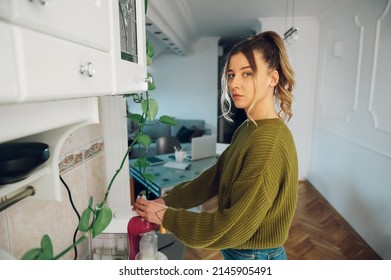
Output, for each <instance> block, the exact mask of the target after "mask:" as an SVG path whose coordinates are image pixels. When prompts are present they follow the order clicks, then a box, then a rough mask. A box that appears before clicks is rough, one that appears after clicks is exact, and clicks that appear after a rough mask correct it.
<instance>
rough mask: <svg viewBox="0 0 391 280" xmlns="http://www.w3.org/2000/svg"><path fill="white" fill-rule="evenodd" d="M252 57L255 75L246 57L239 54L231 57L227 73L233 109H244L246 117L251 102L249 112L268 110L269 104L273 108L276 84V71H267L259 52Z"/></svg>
mask: <svg viewBox="0 0 391 280" xmlns="http://www.w3.org/2000/svg"><path fill="white" fill-rule="evenodd" d="M254 57H255V61H256V64H257V73H256V74H255V73H254V70H253V69H252V68H251V67H250V64H249V62H248V60H247V58H246V56H245V55H244V54H243V53H241V52H240V53H237V54H234V55H233V56H231V58H230V61H229V65H228V71H227V79H228V86H229V91H230V94H231V97H232V100H233V102H234V104H235V107H236V108H239V109H244V110H245V111H246V113H247V115H249V113H250V112H249V108H250V106H251V104H252V103H253V102H254V107H253V108H252V109H251V112H262V111H264V112H265V110H270V109H271V108H269V106H270V104H269V103H271V106H273V108H274V101H273V90H274V86H275V85H276V84H277V83H276V82H275V78H276V77H275V73H277V71H270V70H269V69H268V67H267V64H266V63H265V61H264V59H263V57H262V55H261V53H260V52H254ZM273 72H275V73H274V74H273ZM255 76H256V78H255ZM277 82H278V74H277ZM256 89H257V90H256ZM256 92H257V94H255V93H256Z"/></svg>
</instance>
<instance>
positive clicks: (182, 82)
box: [150, 37, 219, 134]
mask: <svg viewBox="0 0 391 280" xmlns="http://www.w3.org/2000/svg"><path fill="white" fill-rule="evenodd" d="M218 40H219V38H209V37H208V38H201V39H199V40H198V41H197V42H195V43H194V46H193V53H192V55H189V56H178V55H177V54H173V53H171V52H170V53H168V52H167V53H162V54H160V55H159V56H158V57H157V58H156V59H155V60H153V63H152V65H151V66H150V72H151V73H152V74H153V76H154V79H155V83H156V89H155V90H154V91H151V93H152V94H153V98H155V99H156V100H157V101H158V103H159V115H170V116H175V117H177V118H184V119H204V120H205V123H206V126H207V127H208V128H210V129H212V133H214V134H216V133H217V106H218V105H217V100H218V89H217V84H218V80H217V79H218V77H217V75H218V68H217V67H218V65H217V59H218Z"/></svg>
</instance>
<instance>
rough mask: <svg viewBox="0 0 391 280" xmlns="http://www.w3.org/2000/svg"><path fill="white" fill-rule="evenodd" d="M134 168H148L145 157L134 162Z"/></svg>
mask: <svg viewBox="0 0 391 280" xmlns="http://www.w3.org/2000/svg"><path fill="white" fill-rule="evenodd" d="M134 166H135V167H137V168H145V167H148V166H149V162H148V161H147V159H146V158H145V157H141V158H138V159H137V160H136V161H135V163H134Z"/></svg>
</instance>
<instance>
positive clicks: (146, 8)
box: [144, 0, 149, 14]
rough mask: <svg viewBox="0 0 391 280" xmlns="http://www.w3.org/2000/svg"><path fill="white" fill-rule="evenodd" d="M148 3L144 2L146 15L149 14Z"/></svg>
mask: <svg viewBox="0 0 391 280" xmlns="http://www.w3.org/2000/svg"><path fill="white" fill-rule="evenodd" d="M148 2H149V0H144V5H145V7H144V8H145V14H147V10H148Z"/></svg>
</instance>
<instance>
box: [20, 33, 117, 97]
mask: <svg viewBox="0 0 391 280" xmlns="http://www.w3.org/2000/svg"><path fill="white" fill-rule="evenodd" d="M16 29H17V30H16V38H17V44H18V45H19V46H20V48H18V51H20V53H17V56H18V57H22V58H23V60H22V61H21V62H20V64H19V65H20V67H19V69H18V70H19V75H20V81H21V87H22V91H23V97H24V98H23V101H24V100H26V101H32V100H51V99H59V98H78V97H87V96H101V95H110V94H112V92H113V89H112V65H111V57H110V54H109V53H107V52H103V51H100V50H96V49H93V48H89V47H85V46H82V45H79V44H75V43H72V42H68V41H64V40H61V39H58V38H55V37H52V36H48V35H44V34H41V33H38V32H34V31H31V30H28V29H23V28H16ZM82 67H84V73H82V72H81V69H82Z"/></svg>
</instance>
